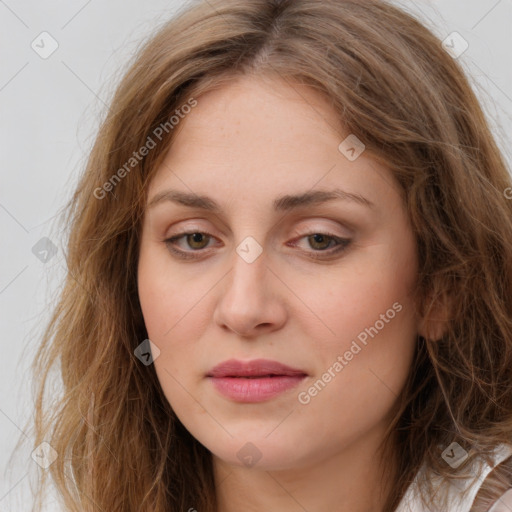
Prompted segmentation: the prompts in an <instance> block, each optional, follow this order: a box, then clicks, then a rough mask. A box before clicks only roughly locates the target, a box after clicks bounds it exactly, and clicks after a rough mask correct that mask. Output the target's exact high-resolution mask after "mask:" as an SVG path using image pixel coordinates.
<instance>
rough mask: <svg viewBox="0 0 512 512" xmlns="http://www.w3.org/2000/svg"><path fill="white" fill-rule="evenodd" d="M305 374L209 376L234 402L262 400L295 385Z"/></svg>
mask: <svg viewBox="0 0 512 512" xmlns="http://www.w3.org/2000/svg"><path fill="white" fill-rule="evenodd" d="M305 377H306V376H305V375H293V376H292V375H282V376H279V375H277V376H275V377H261V378H252V379H248V378H244V377H209V378H210V380H211V381H212V383H213V385H214V386H215V388H216V389H217V390H218V391H219V392H220V393H222V394H223V395H224V396H226V397H228V398H230V399H231V400H234V401H235V402H245V403H248V402H264V401H265V400H269V399H271V398H273V397H275V396H277V395H279V394H281V393H284V392H285V391H288V390H289V389H292V388H294V387H295V386H297V385H298V384H299V383H300V382H301V381H302V380H303V379H304V378H305Z"/></svg>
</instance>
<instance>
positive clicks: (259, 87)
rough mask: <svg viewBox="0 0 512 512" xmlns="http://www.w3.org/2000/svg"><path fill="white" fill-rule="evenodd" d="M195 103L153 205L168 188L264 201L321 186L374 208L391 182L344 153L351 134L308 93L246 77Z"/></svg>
mask: <svg viewBox="0 0 512 512" xmlns="http://www.w3.org/2000/svg"><path fill="white" fill-rule="evenodd" d="M195 99H196V101H197V106H195V107H194V108H193V109H192V111H191V112H190V113H188V114H187V115H186V116H184V118H183V119H182V120H181V121H180V123H179V126H178V127H177V132H176V134H175V137H174V139H173V142H172V144H171V147H170V149H169V151H168V152H167V154H166V155H165V158H164V160H163V162H162V165H161V166H160V168H159V169H158V170H157V173H156V175H155V176H154V178H153V180H152V183H151V185H150V193H149V195H148V199H149V201H151V200H152V199H154V197H155V195H156V194H158V193H160V194H161V193H162V192H163V189H164V188H174V189H176V188H177V189H180V190H182V191H183V192H190V193H195V194H201V195H205V194H207V195H209V196H221V197H222V196H225V195H226V194H227V195H229V196H233V195H236V196H237V197H240V196H241V197H243V198H246V199H247V200H248V199H249V198H254V197H255V196H258V195H261V198H262V200H264V199H263V198H268V197H269V196H272V199H273V198H274V197H277V196H284V195H286V194H291V193H294V192H297V193H299V192H300V193H303V192H305V191H307V190H311V189H313V188H314V187H315V186H316V185H318V188H321V189H326V188H327V189H329V188H333V189H334V188H342V189H344V190H345V191H346V192H349V193H351V192H352V193H354V194H357V193H359V195H361V196H363V195H364V196H366V197H367V198H368V200H369V201H373V200H372V199H371V196H374V197H377V196H378V195H379V193H380V192H382V187H383V186H384V185H386V183H387V184H388V186H389V184H390V182H391V180H390V176H389V172H388V171H387V170H386V169H384V168H383V167H382V166H381V165H379V164H377V162H375V161H373V160H372V159H370V158H368V157H367V155H365V154H364V153H363V154H362V155H361V156H360V157H359V158H358V159H357V160H355V161H349V160H348V159H347V157H346V156H345V155H344V154H342V152H340V150H339V145H340V143H341V142H342V141H343V140H344V139H345V138H346V137H347V136H348V135H349V134H348V133H347V132H346V131H345V130H344V129H343V127H342V123H341V121H340V119H339V116H338V114H337V113H336V112H335V111H334V109H333V108H332V107H331V105H330V103H329V102H328V100H327V99H326V98H325V97H324V96H323V95H321V94H320V93H318V92H316V91H314V90H313V89H311V88H310V87H308V86H305V85H302V84H296V83H293V82H287V81H284V80H278V79H268V77H267V78H265V79H260V78H258V77H253V76H243V77H239V78H237V79H236V80H234V81H233V82H232V83H229V84H228V85H226V86H223V87H222V88H219V89H215V90H212V91H209V92H207V93H205V94H203V95H201V96H199V97H197V98H195ZM379 187H380V190H379ZM362 191H364V192H365V193H364V194H363V193H362ZM368 196H370V197H368ZM265 202H268V201H267V199H265Z"/></svg>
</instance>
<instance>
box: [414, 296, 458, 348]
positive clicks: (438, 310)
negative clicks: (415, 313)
mask: <svg viewBox="0 0 512 512" xmlns="http://www.w3.org/2000/svg"><path fill="white" fill-rule="evenodd" d="M425 306H426V308H425V309H426V311H425V314H424V315H423V316H422V317H421V318H420V321H419V323H418V334H419V335H420V336H422V337H423V338H425V339H426V340H431V341H438V340H440V339H441V338H442V337H443V336H444V334H445V333H446V331H447V329H448V326H449V322H450V320H451V319H452V318H453V316H452V312H453V300H452V297H450V296H448V295H447V294H444V295H442V296H440V297H438V298H437V299H436V300H435V301H432V298H431V297H429V298H428V299H427V300H426V301H425Z"/></svg>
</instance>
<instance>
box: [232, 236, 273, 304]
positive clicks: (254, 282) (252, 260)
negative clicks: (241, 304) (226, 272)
mask: <svg viewBox="0 0 512 512" xmlns="http://www.w3.org/2000/svg"><path fill="white" fill-rule="evenodd" d="M232 263H233V265H232V269H233V270H232V272H231V277H230V281H231V283H230V287H231V288H235V290H237V291H240V292H242V293H244V292H250V295H251V296H253V297H254V296H255V295H257V294H259V291H260V289H261V288H262V286H261V285H262V284H263V282H264V280H265V272H266V256H265V253H264V249H263V246H262V245H261V244H260V243H259V242H258V241H257V240H256V239H255V238H254V237H252V236H246V237H245V238H244V239H243V240H242V241H241V242H240V243H239V244H238V245H237V246H236V247H235V251H234V254H233V259H232Z"/></svg>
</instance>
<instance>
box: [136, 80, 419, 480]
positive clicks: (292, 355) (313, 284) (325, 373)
mask: <svg viewBox="0 0 512 512" xmlns="http://www.w3.org/2000/svg"><path fill="white" fill-rule="evenodd" d="M197 102H198V103H197V106H195V108H194V109H192V111H191V112H190V113H189V114H187V115H186V116H185V117H184V119H182V120H181V121H180V122H179V124H178V125H177V126H174V128H173V129H174V130H177V131H178V132H179V133H177V134H176V138H175V140H174V142H173V145H172V147H171V149H170V151H169V152H168V154H167V155H166V158H165V161H164V162H163V164H162V166H161V167H160V168H159V169H158V170H157V174H156V176H155V177H154V179H153V180H152V182H151V185H150V189H149V194H148V208H147V210H146V213H145V217H144V221H143V233H142V241H141V249H140V259H139V265H138V287H139V296H140V303H141V306H142V311H143V315H144V320H145V324H146V327H147V331H148V336H149V339H150V340H151V342H152V343H153V344H154V345H155V346H156V347H158V349H159V351H160V352H159V354H158V356H157V357H156V358H155V360H154V364H155V369H156V372H157V375H158V379H159V381H160V384H161V386H162V389H163V392H164V394H165V396H166V397H167V399H168V401H169V403H170V404H171V406H172V408H173V410H174V411H175V413H176V415H177V416H178V418H179V419H180V421H181V422H182V423H183V425H184V426H185V427H186V428H187V429H188V430H189V431H190V433H191V434H192V435H193V436H194V437H195V438H196V439H197V440H198V441H199V442H201V443H202V444H203V445H204V446H206V447H207V448H208V449H209V450H210V451H211V452H212V453H213V454H214V456H216V457H218V459H217V460H219V459H220V460H222V461H223V462H224V463H227V464H233V465H238V466H243V465H245V466H253V465H258V466H259V467H260V468H263V469H266V470H270V469H274V470H277V469H286V468H294V467H300V466H306V465H307V464H312V463H318V462H321V461H322V460H325V459H327V458H329V457H332V456H334V455H335V454H340V453H342V452H343V451H344V450H349V449H351V450H352V449H354V447H357V446H361V445H362V444H363V443H364V442H365V441H366V440H367V439H369V438H370V437H372V436H373V438H375V437H378V436H379V435H380V433H382V432H383V431H384V429H385V427H386V426H387V425H388V422H389V416H390V413H391V411H392V408H393V405H394V404H395V402H396V400H397V396H398V394H399V392H400V390H401V389H402V387H403V385H404V383H405V379H406V377H407V374H408V372H409V368H410V365H411V361H412V356H413V351H414V344H415V339H416V335H417V333H418V323H417V322H418V320H417V318H416V317H415V313H414V308H413V302H412V292H413V291H414V286H415V280H416V274H417V256H416V245H415V239H414V236H413V233H412V231H411V227H410V225H409V223H408V218H407V215H406V212H405V211H404V208H403V205H402V199H401V196H400V192H399V188H398V186H397V185H396V184H395V181H394V178H393V177H392V174H391V172H390V170H389V169H387V168H385V167H383V166H382V165H379V164H377V163H376V162H375V161H374V160H372V159H370V158H369V156H368V154H367V153H366V152H364V151H363V152H362V153H361V154H360V155H359V156H358V154H359V153H360V151H361V147H360V146H357V145H355V146H354V141H353V139H348V141H347V142H345V143H344V144H342V146H341V149H339V146H340V143H342V141H344V140H345V139H346V137H348V136H349V135H350V134H349V133H343V132H342V131H341V130H340V128H339V126H340V122H339V120H338V118H337V117H336V115H335V114H334V113H333V111H332V110H331V109H330V108H329V105H328V103H327V102H326V101H325V100H324V99H323V98H322V97H320V96H317V93H315V92H314V91H312V90H311V89H308V88H307V87H306V86H301V85H293V87H291V86H290V85H287V84H286V83H284V82H280V81H273V82H272V81H262V80H261V79H259V78H255V77H243V78H239V79H237V80H236V81H233V82H232V83H231V84H230V85H229V86H226V87H225V88H223V89H221V90H217V91H213V92H209V93H207V94H205V95H203V96H201V97H199V98H197ZM362 142H363V143H364V141H362ZM351 148H353V150H351ZM321 191H322V193H323V194H324V195H322V194H320V192H321ZM335 191H338V193H337V195H336V196H335V195H334V194H333V193H334V192H335ZM327 194H330V195H331V194H332V195H333V198H331V199H327ZM186 232H189V233H196V235H193V234H191V235H189V236H186V235H184V236H183V235H182V233H186ZM171 238H173V239H174V241H173V242H166V240H168V239H171ZM175 251H176V252H175ZM141 341H142V340H141ZM154 355H155V356H156V355H157V352H156V351H155V353H154ZM262 359H265V360H267V362H266V363H265V362H261V360H262ZM229 360H237V361H238V362H239V364H238V365H236V364H227V365H225V366H224V367H222V366H221V367H220V368H219V367H218V368H217V369H216V370H215V367H217V366H218V365H219V364H221V363H223V362H226V361H229ZM256 360H260V361H259V362H258V361H256ZM268 360H270V361H272V362H274V363H268ZM231 362H232V361H231ZM245 363H246V364H245ZM279 364H281V365H286V367H287V368H283V367H282V366H279ZM290 368H291V369H293V370H295V371H292V370H290ZM270 375H273V376H270Z"/></svg>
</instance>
